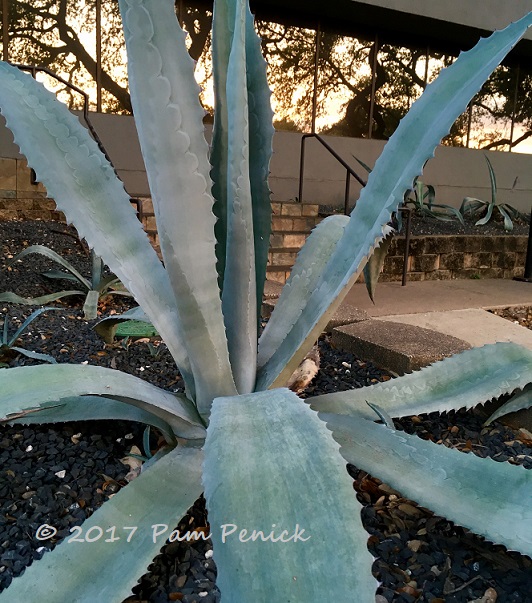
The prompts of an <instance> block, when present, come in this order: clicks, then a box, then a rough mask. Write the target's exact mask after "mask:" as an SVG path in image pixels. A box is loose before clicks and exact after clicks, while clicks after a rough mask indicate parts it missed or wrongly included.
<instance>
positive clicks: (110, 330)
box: [93, 306, 151, 343]
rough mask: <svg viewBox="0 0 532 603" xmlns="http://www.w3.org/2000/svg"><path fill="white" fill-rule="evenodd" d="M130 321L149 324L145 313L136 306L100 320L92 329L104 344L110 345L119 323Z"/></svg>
mask: <svg viewBox="0 0 532 603" xmlns="http://www.w3.org/2000/svg"><path fill="white" fill-rule="evenodd" d="M132 320H138V321H141V322H145V323H148V324H151V322H150V319H149V318H148V316H147V314H146V312H144V310H143V309H142V308H141V307H140V306H138V307H136V308H131V309H130V310H127V311H126V312H124V313H123V314H117V315H116V314H115V315H113V316H108V317H107V318H102V320H100V321H99V322H97V323H96V324H95V325H94V327H93V328H94V330H95V331H96V333H98V335H99V336H100V337H101V338H102V339H103V340H104V341H105V342H106V343H112V342H113V340H114V337H115V334H116V329H117V327H118V325H119V324H120V323H123V322H129V321H132Z"/></svg>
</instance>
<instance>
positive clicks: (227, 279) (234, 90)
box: [222, 0, 262, 394]
mask: <svg viewBox="0 0 532 603" xmlns="http://www.w3.org/2000/svg"><path fill="white" fill-rule="evenodd" d="M232 3H234V4H235V11H234V21H233V23H232V24H230V29H232V30H233V37H232V43H231V50H230V54H229V62H228V65H227V82H226V95H227V106H228V113H227V125H228V144H227V240H226V260H225V272H224V282H223V291H222V311H223V315H224V321H225V327H226V331H227V342H228V347H229V356H230V359H231V366H232V369H233V376H234V379H235V384H236V388H237V390H238V392H239V393H243V394H247V393H249V392H251V391H252V390H253V387H254V385H255V376H256V366H257V362H256V358H257V302H258V300H257V298H256V295H257V287H256V280H255V244H254V236H253V210H252V205H251V185H250V180H249V155H250V149H249V115H248V94H247V79H246V13H245V3H244V1H243V0H231V2H230V4H232ZM229 12H231V13H232V10H231V9H230V11H229ZM261 301H262V300H261Z"/></svg>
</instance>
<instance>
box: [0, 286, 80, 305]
mask: <svg viewBox="0 0 532 603" xmlns="http://www.w3.org/2000/svg"><path fill="white" fill-rule="evenodd" d="M86 293H87V292H86V291H76V290H73V291H60V292H59V293H50V294H48V295H41V296H39V297H21V296H20V295H17V294H16V293H12V292H11V291H7V292H6V293H0V302H10V303H12V304H24V305H25V306H40V305H41V304H49V303H50V302H53V301H57V300H58V299H62V298H63V297H69V296H70V295H86ZM56 309H59V308H56Z"/></svg>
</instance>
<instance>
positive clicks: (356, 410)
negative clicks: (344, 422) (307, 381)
mask: <svg viewBox="0 0 532 603" xmlns="http://www.w3.org/2000/svg"><path fill="white" fill-rule="evenodd" d="M530 382H532V352H531V351H530V350H528V349H526V348H523V347H521V346H519V345H517V344H515V343H495V344H491V345H486V346H483V347H481V348H473V349H471V350H466V351H465V352H461V353H460V354H456V355H454V356H451V357H450V358H445V359H444V360H441V361H439V362H435V363H434V364H432V365H431V366H428V367H426V368H422V369H421V370H420V371H416V372H414V373H410V374H408V375H403V376H402V377H398V378H397V379H392V380H390V381H386V382H384V383H376V384H375V385H370V386H369V387H363V388H360V389H354V390H351V391H347V392H337V393H334V394H326V395H323V396H316V397H315V398H310V399H309V402H310V406H311V408H313V409H314V410H318V411H321V412H330V413H336V414H341V415H359V416H363V417H365V418H368V419H372V418H373V417H374V415H373V412H372V411H371V410H370V409H369V408H368V406H367V404H366V401H367V402H372V403H373V404H377V405H378V406H379V407H380V408H382V409H383V410H385V411H386V412H387V413H388V414H389V415H391V416H392V417H405V416H409V415H414V414H423V413H431V412H448V411H450V410H458V409H459V408H466V409H469V408H472V407H473V406H476V405H477V404H484V402H486V401H487V400H490V399H491V398H498V397H499V396H502V395H503V394H508V393H511V392H513V391H514V390H520V389H522V388H524V387H525V386H526V385H527V384H528V383H530Z"/></svg>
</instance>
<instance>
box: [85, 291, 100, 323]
mask: <svg viewBox="0 0 532 603" xmlns="http://www.w3.org/2000/svg"><path fill="white" fill-rule="evenodd" d="M99 299H100V292H99V291H94V290H90V291H89V292H88V293H87V295H86V297H85V303H84V304H83V317H84V318H85V320H94V319H95V318H96V317H97V316H98V300H99Z"/></svg>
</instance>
